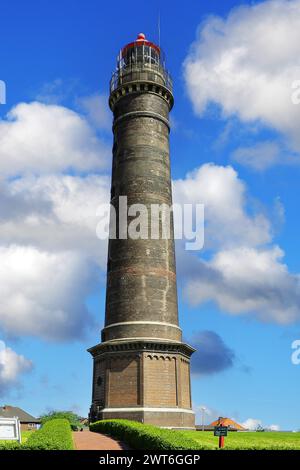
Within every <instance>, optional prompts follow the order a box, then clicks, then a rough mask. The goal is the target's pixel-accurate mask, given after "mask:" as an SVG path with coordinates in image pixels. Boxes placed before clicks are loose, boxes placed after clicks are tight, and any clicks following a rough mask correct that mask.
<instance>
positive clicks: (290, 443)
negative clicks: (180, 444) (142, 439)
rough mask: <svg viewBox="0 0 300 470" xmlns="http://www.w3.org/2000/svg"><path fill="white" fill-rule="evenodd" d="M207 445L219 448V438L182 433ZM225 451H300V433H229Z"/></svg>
mask: <svg viewBox="0 0 300 470" xmlns="http://www.w3.org/2000/svg"><path fill="white" fill-rule="evenodd" d="M180 432H183V433H184V434H185V435H187V436H188V437H190V438H192V439H194V440H196V441H197V442H199V444H200V445H205V447H207V449H216V448H217V447H218V437H215V436H214V435H213V433H212V432H209V431H205V432H202V431H180ZM225 449H253V450H254V449H278V450H280V449H282V450H283V449H289V450H292V449H300V432H297V433H293V432H229V433H228V436H227V437H225Z"/></svg>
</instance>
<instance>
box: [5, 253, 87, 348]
mask: <svg viewBox="0 0 300 470" xmlns="http://www.w3.org/2000/svg"><path fill="white" fill-rule="evenodd" d="M0 258H1V265H0V297H1V306H0V324H1V328H2V330H3V331H5V332H6V333H9V334H11V335H14V336H22V335H30V336H38V337H41V338H44V339H48V340H68V339H71V338H81V337H82V336H83V335H84V333H85V331H86V329H87V328H89V327H90V326H91V325H92V324H93V322H92V319H91V316H90V314H89V312H88V311H87V308H86V306H85V304H84V302H85V298H86V296H87V295H88V293H89V292H90V290H91V288H92V287H93V284H94V282H95V273H94V272H93V266H92V265H91V264H90V263H88V261H87V260H86V258H85V256H84V254H83V255H80V254H79V253H76V252H72V251H69V252H68V251H65V252H59V253H51V252H47V251H44V250H39V249H37V248H35V247H29V246H28V247H23V246H17V245H10V246H8V247H4V246H2V247H0Z"/></svg>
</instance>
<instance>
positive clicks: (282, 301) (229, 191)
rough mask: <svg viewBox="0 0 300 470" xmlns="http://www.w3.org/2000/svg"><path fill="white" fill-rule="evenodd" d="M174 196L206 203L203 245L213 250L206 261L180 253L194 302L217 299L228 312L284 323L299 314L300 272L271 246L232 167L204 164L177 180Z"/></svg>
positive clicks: (263, 219) (268, 230) (269, 236)
mask: <svg viewBox="0 0 300 470" xmlns="http://www.w3.org/2000/svg"><path fill="white" fill-rule="evenodd" d="M174 196H175V197H174V199H175V202H193V203H204V205H205V222H206V227H205V245H204V249H205V250H213V251H212V252H211V253H210V256H209V258H207V257H206V259H205V260H204V259H201V258H196V257H194V256H192V255H191V254H189V253H187V252H185V253H184V256H183V254H182V253H181V252H180V251H179V252H178V256H177V259H178V260H179V270H178V271H179V273H180V274H181V276H182V277H183V278H184V279H185V293H186V296H187V299H188V300H189V301H190V303H191V304H193V305H195V306H196V305H199V304H203V303H204V302H207V301H210V300H213V301H215V302H216V303H217V304H218V306H219V307H220V308H221V309H222V310H225V311H226V312H228V313H231V314H234V315H239V314H252V315H255V316H256V317H258V318H260V319H261V320H264V321H274V322H278V323H282V324H284V323H290V322H293V321H296V320H298V319H299V318H300V276H299V275H297V274H292V273H290V272H289V270H288V267H287V266H286V265H285V264H284V260H283V258H284V252H283V250H281V249H280V248H279V247H278V246H276V245H274V244H272V227H271V224H270V222H269V220H268V219H267V218H266V216H265V215H264V214H262V213H259V212H258V213H253V211H250V210H249V199H250V197H248V194H247V188H246V186H245V184H244V182H243V181H241V180H240V179H239V178H238V175H237V173H236V171H235V170H233V168H231V167H220V166H216V165H212V164H209V165H208V164H206V165H203V166H202V167H200V168H199V169H197V170H195V171H194V172H193V173H191V174H189V175H187V177H186V179H184V180H179V181H175V182H174ZM281 210H282V208H281Z"/></svg>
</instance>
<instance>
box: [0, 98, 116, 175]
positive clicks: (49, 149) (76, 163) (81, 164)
mask: <svg viewBox="0 0 300 470" xmlns="http://www.w3.org/2000/svg"><path fill="white" fill-rule="evenodd" d="M108 154H109V152H108V149H107V147H106V144H105V143H103V142H102V141H100V140H99V139H98V138H97V136H96V134H95V133H94V131H93V130H92V128H91V127H90V126H89V124H88V123H87V121H86V120H85V119H84V118H82V117H81V116H80V115H79V114H77V113H75V112H74V111H72V110H70V109H68V108H65V107H63V106H57V105H46V104H42V103H38V102H33V103H29V104H27V103H20V104H18V105H17V106H15V107H14V108H13V109H12V110H11V111H10V112H9V113H8V115H7V117H6V119H4V120H1V121H0V172H1V174H2V175H16V174H20V173H22V172H26V171H27V172H29V171H31V172H34V173H46V172H56V171H64V170H67V169H75V170H79V171H88V170H99V169H101V168H104V167H106V165H107V156H108Z"/></svg>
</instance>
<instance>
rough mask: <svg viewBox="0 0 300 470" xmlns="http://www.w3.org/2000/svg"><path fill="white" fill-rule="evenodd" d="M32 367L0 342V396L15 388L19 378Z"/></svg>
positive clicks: (27, 361) (26, 360)
mask: <svg viewBox="0 0 300 470" xmlns="http://www.w3.org/2000/svg"><path fill="white" fill-rule="evenodd" d="M32 367H33V364H32V362H31V361H30V360H28V359H26V358H25V357H24V356H22V355H19V354H17V353H16V352H15V351H13V350H12V349H11V348H9V347H7V346H6V345H5V343H4V342H3V341H1V340H0V396H1V395H3V394H4V393H7V391H8V390H9V389H10V388H11V387H16V386H17V385H18V382H19V377H20V375H21V374H23V373H25V372H29V371H30V370H31V369H32Z"/></svg>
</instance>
